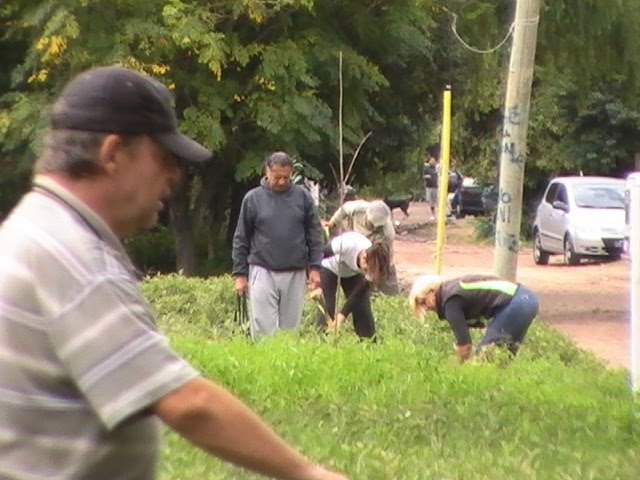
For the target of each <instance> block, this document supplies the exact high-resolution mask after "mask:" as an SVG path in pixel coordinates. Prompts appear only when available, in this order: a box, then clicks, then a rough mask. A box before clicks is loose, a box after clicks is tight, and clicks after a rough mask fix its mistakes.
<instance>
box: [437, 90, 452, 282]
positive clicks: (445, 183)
mask: <svg viewBox="0 0 640 480" xmlns="http://www.w3.org/2000/svg"><path fill="white" fill-rule="evenodd" d="M450 143H451V85H447V86H446V88H445V90H444V94H443V101H442V135H441V138H440V172H439V174H438V223H437V230H436V275H440V274H441V273H442V250H443V247H444V228H445V216H446V214H447V193H448V190H449V155H450V151H451V149H450Z"/></svg>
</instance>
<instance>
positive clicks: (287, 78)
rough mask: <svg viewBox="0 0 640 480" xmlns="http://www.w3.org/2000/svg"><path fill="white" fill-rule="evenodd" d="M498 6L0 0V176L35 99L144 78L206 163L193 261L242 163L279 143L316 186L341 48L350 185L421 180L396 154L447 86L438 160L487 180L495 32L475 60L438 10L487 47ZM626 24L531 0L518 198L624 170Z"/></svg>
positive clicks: (195, 215)
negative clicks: (566, 179)
mask: <svg viewBox="0 0 640 480" xmlns="http://www.w3.org/2000/svg"><path fill="white" fill-rule="evenodd" d="M513 7H514V5H513V2H504V1H502V2H491V1H486V0H473V1H464V2H461V1H458V2H451V1H450V0H420V1H414V0H395V1H393V2H388V1H386V2H385V1H382V2H380V1H371V0H345V1H341V2H337V1H314V0H242V1H235V0H233V1H232V0H222V1H217V2H214V3H211V2H205V1H202V0H148V1H145V2H139V1H137V0H118V1H117V2H109V1H106V0H91V1H89V0H83V1H79V2H68V1H64V2H60V1H54V0H41V1H38V2H32V1H27V0H5V1H4V2H2V6H1V7H0V22H1V23H2V25H3V27H5V28H4V29H3V32H5V33H3V36H2V38H0V46H2V48H0V59H2V62H0V64H1V65H2V66H1V67H0V138H2V139H3V141H2V142H1V143H0V161H2V164H3V166H4V165H6V166H7V167H8V168H7V169H6V170H5V169H3V175H5V174H6V175H7V176H11V175H13V173H12V172H14V171H15V172H18V176H20V175H22V176H24V175H25V172H28V171H29V169H30V167H31V163H32V161H33V159H34V158H35V155H36V151H37V146H38V137H39V135H40V132H41V130H42V128H43V127H44V126H45V118H44V116H45V115H44V114H45V113H46V109H45V108H43V106H45V105H47V104H49V103H50V102H51V100H52V98H53V97H54V95H55V94H56V93H57V92H59V91H60V89H61V88H62V85H63V84H64V83H65V82H66V81H68V80H69V79H70V78H71V77H72V76H73V75H74V74H76V73H77V72H78V71H80V70H82V69H85V68H87V67H89V66H95V65H105V64H113V63H120V64H123V65H126V66H129V67H133V68H136V69H138V70H140V71H143V72H146V73H148V74H150V75H153V76H155V77H157V78H158V79H160V80H161V81H163V82H164V83H166V84H167V85H168V86H169V87H170V88H171V89H173V91H174V92H175V97H176V108H177V111H178V117H179V121H180V128H181V129H182V130H183V131H184V132H185V133H187V134H189V135H191V136H193V137H195V138H196V139H198V140H199V141H200V142H202V143H203V144H205V145H206V146H207V147H208V148H210V149H211V150H212V151H213V152H214V154H215V155H214V158H215V160H214V165H213V166H212V167H211V168H203V169H201V170H199V171H198V172H197V173H195V174H194V175H191V176H190V177H189V182H188V184H187V188H186V191H187V192H188V196H189V198H188V199H187V201H186V202H185V203H184V205H188V207H185V208H186V209H187V211H186V212H183V213H184V214H185V215H183V216H184V217H187V216H190V217H192V218H191V220H192V222H191V223H192V224H193V225H194V226H195V227H194V228H195V230H196V235H197V236H198V237H199V238H198V239H197V242H198V244H202V243H208V246H207V248H203V249H202V251H201V252H200V251H199V252H198V257H199V258H200V259H201V262H202V263H203V264H204V263H206V262H212V261H214V260H213V258H214V257H216V252H214V249H215V248H216V247H217V245H219V244H221V243H224V241H225V239H226V238H228V237H229V235H228V232H227V231H226V230H227V228H226V227H227V226H230V227H231V228H232V226H233V224H234V221H235V219H234V218H230V217H231V216H232V215H231V214H230V213H229V212H234V215H235V214H237V211H238V208H237V206H238V204H239V202H240V199H241V197H242V196H241V195H239V194H238V192H239V191H242V190H243V189H245V187H246V185H248V184H250V183H251V182H252V181H253V180H254V179H255V177H257V176H258V175H259V174H260V172H261V161H262V159H263V158H264V156H265V154H266V153H268V152H269V151H272V150H274V149H282V150H286V151H288V152H289V153H291V154H292V155H294V156H295V157H296V158H298V159H300V161H301V162H303V163H304V164H305V166H307V165H308V166H309V168H311V169H313V171H314V173H315V174H316V175H317V177H322V179H323V180H325V181H329V182H332V181H333V180H334V178H333V171H338V161H339V158H338V156H339V151H340V149H339V138H338V137H339V135H338V114H339V102H340V100H339V87H340V78H339V74H338V59H339V56H340V54H341V53H342V56H343V78H342V80H343V82H342V86H343V91H344V96H343V99H342V119H343V130H344V131H343V135H344V141H343V147H344V155H343V156H344V160H345V162H348V160H349V159H350V158H351V157H352V155H353V153H354V151H355V149H356V148H357V146H358V145H359V144H360V142H361V140H362V139H363V138H364V137H365V136H366V135H367V134H369V133H371V136H370V137H369V139H368V140H367V142H366V143H365V144H364V145H363V148H362V150H361V152H360V155H359V159H358V160H357V162H356V164H355V167H354V171H353V179H354V182H355V184H357V185H359V186H366V185H370V186H371V194H372V195H375V196H381V195H384V194H393V195H400V194H406V193H407V192H408V191H409V192H420V191H421V185H420V184H419V183H420V182H419V174H418V173H417V171H416V170H414V169H415V166H416V164H415V163H414V161H415V158H416V155H417V156H419V154H420V152H421V151H423V150H424V148H425V147H426V146H427V145H428V144H431V143H433V142H437V139H438V138H439V133H440V121H441V120H440V119H441V111H442V108H441V97H442V91H443V89H444V87H445V85H447V84H449V85H451V86H452V92H453V121H452V148H451V154H452V159H454V160H455V161H456V163H457V165H456V167H457V168H459V169H460V170H462V171H463V172H465V174H467V175H473V176H475V177H477V178H479V179H481V180H485V181H491V182H493V181H495V180H496V178H497V174H498V171H497V170H498V151H499V139H500V132H501V126H502V110H503V103H504V90H505V83H506V78H507V75H506V66H507V63H508V54H509V49H508V45H509V41H507V42H506V43H505V47H503V48H501V49H498V50H497V51H495V52H494V53H491V54H486V55H480V54H477V53H474V52H472V51H470V50H469V49H467V48H466V47H464V46H463V45H462V43H461V42H460V41H459V40H458V39H457V38H455V36H454V35H453V33H452V31H451V26H452V23H453V18H454V17H453V15H454V14H455V15H456V18H457V20H456V28H457V32H458V34H459V35H460V37H462V38H463V39H464V41H465V42H467V43H468V44H470V45H473V46H474V47H477V48H480V49H489V48H490V47H493V46H496V45H498V44H499V42H501V41H502V40H503V39H504V38H505V35H506V34H507V33H508V31H509V28H510V26H511V24H512V21H513V13H514V11H513V10H514V9H513ZM639 29H640V3H639V2H630V1H624V0H612V1H609V2H602V1H596V0H588V1H585V0H557V1H554V2H544V4H543V7H542V11H541V16H540V22H539V34H538V45H537V56H536V62H537V63H536V69H535V72H534V73H535V78H534V86H533V96H532V105H531V115H530V118H531V125H530V129H529V130H530V134H529V142H528V145H529V155H528V160H527V178H526V190H525V201H526V200H528V198H527V196H528V195H529V192H530V191H534V190H536V188H537V187H538V186H539V184H540V183H541V182H542V181H543V180H544V179H545V178H546V177H548V176H550V175H553V174H556V173H560V172H568V171H578V170H583V171H584V172H585V173H586V172H589V173H606V174H614V173H615V174H622V173H625V172H627V171H628V170H629V169H630V168H631V166H632V165H633V156H634V154H635V153H636V152H637V151H638V145H637V141H636V140H635V139H637V138H638V116H639V115H640V106H639V105H638V99H637V97H638V96H637V91H638V82H639V78H640V76H639V75H638V67H639V65H640V49H638V48H636V44H637V41H638V38H640V32H639ZM417 163H419V162H417ZM5 172H8V173H5ZM414 174H415V177H414ZM21 181H22V179H21V178H20V179H18V182H17V183H20V182H21ZM10 183H11V184H14V183H16V182H13V181H12V182H10ZM12 190H13V191H12V192H10V193H8V194H9V195H11V194H17V192H18V191H19V189H17V188H14V189H12ZM11 203H12V201H10V200H9V201H8V202H7V204H9V205H10V204H11ZM0 208H4V206H0ZM181 218H182V217H181ZM212 219H213V220H212ZM222 224H224V225H222ZM183 243H184V244H186V242H183ZM205 252H206V253H205Z"/></svg>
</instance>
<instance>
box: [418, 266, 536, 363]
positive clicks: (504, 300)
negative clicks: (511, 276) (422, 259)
mask: <svg viewBox="0 0 640 480" xmlns="http://www.w3.org/2000/svg"><path fill="white" fill-rule="evenodd" d="M409 304H410V306H411V309H412V310H413V313H414V314H415V315H416V316H419V315H420V314H421V312H422V311H423V310H430V311H433V312H435V313H436V314H437V315H438V318H440V319H441V320H446V321H447V322H449V326H450V327H451V330H452V331H453V334H454V336H455V339H456V341H455V345H456V354H457V356H458V359H459V360H460V361H461V362H464V361H466V360H467V359H468V358H469V357H470V356H471V349H472V345H471V335H470V334H469V328H484V327H485V326H486V332H485V334H484V336H483V337H482V339H481V340H480V342H479V343H478V345H477V346H476V353H479V352H480V351H481V350H482V349H483V348H485V347H486V346H487V345H491V344H494V345H497V346H504V347H506V348H507V349H508V350H509V351H510V352H511V353H512V354H513V355H515V354H516V353H517V352H518V348H519V346H520V344H521V343H522V341H523V340H524V337H525V335H526V334H527V330H528V329H529V325H531V322H532V321H533V319H534V318H535V316H536V315H537V314H538V299H537V297H536V296H535V294H534V293H533V292H532V291H531V290H529V289H528V288H527V287H525V286H524V285H522V284H519V283H515V282H511V281H508V280H502V279H500V278H498V277H494V276H492V275H464V276H462V277H459V278H453V279H450V280H444V279H442V277H440V276H437V275H423V276H420V277H418V278H417V279H416V280H415V282H414V284H413V287H412V288H411V293H410V295H409ZM485 319H488V321H486V322H485Z"/></svg>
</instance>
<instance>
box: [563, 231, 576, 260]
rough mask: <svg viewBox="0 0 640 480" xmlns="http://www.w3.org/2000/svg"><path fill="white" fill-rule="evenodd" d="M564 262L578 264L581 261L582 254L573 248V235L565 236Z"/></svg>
mask: <svg viewBox="0 0 640 480" xmlns="http://www.w3.org/2000/svg"><path fill="white" fill-rule="evenodd" d="M564 263H566V264H567V265H577V264H579V263H580V255H578V254H577V253H576V251H575V250H574V249H573V241H572V240H571V236H570V235H567V236H566V237H564Z"/></svg>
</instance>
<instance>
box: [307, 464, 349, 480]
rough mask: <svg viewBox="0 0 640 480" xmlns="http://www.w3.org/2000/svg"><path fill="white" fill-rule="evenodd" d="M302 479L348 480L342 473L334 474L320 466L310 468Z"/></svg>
mask: <svg viewBox="0 0 640 480" xmlns="http://www.w3.org/2000/svg"><path fill="white" fill-rule="evenodd" d="M302 478H305V479H308V480H348V478H347V477H346V476H345V475H342V474H341V473H336V472H332V471H331V470H327V469H326V468H324V467H321V466H320V465H314V466H313V467H311V468H310V471H309V472H308V473H305V474H304V475H303V477H302Z"/></svg>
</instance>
